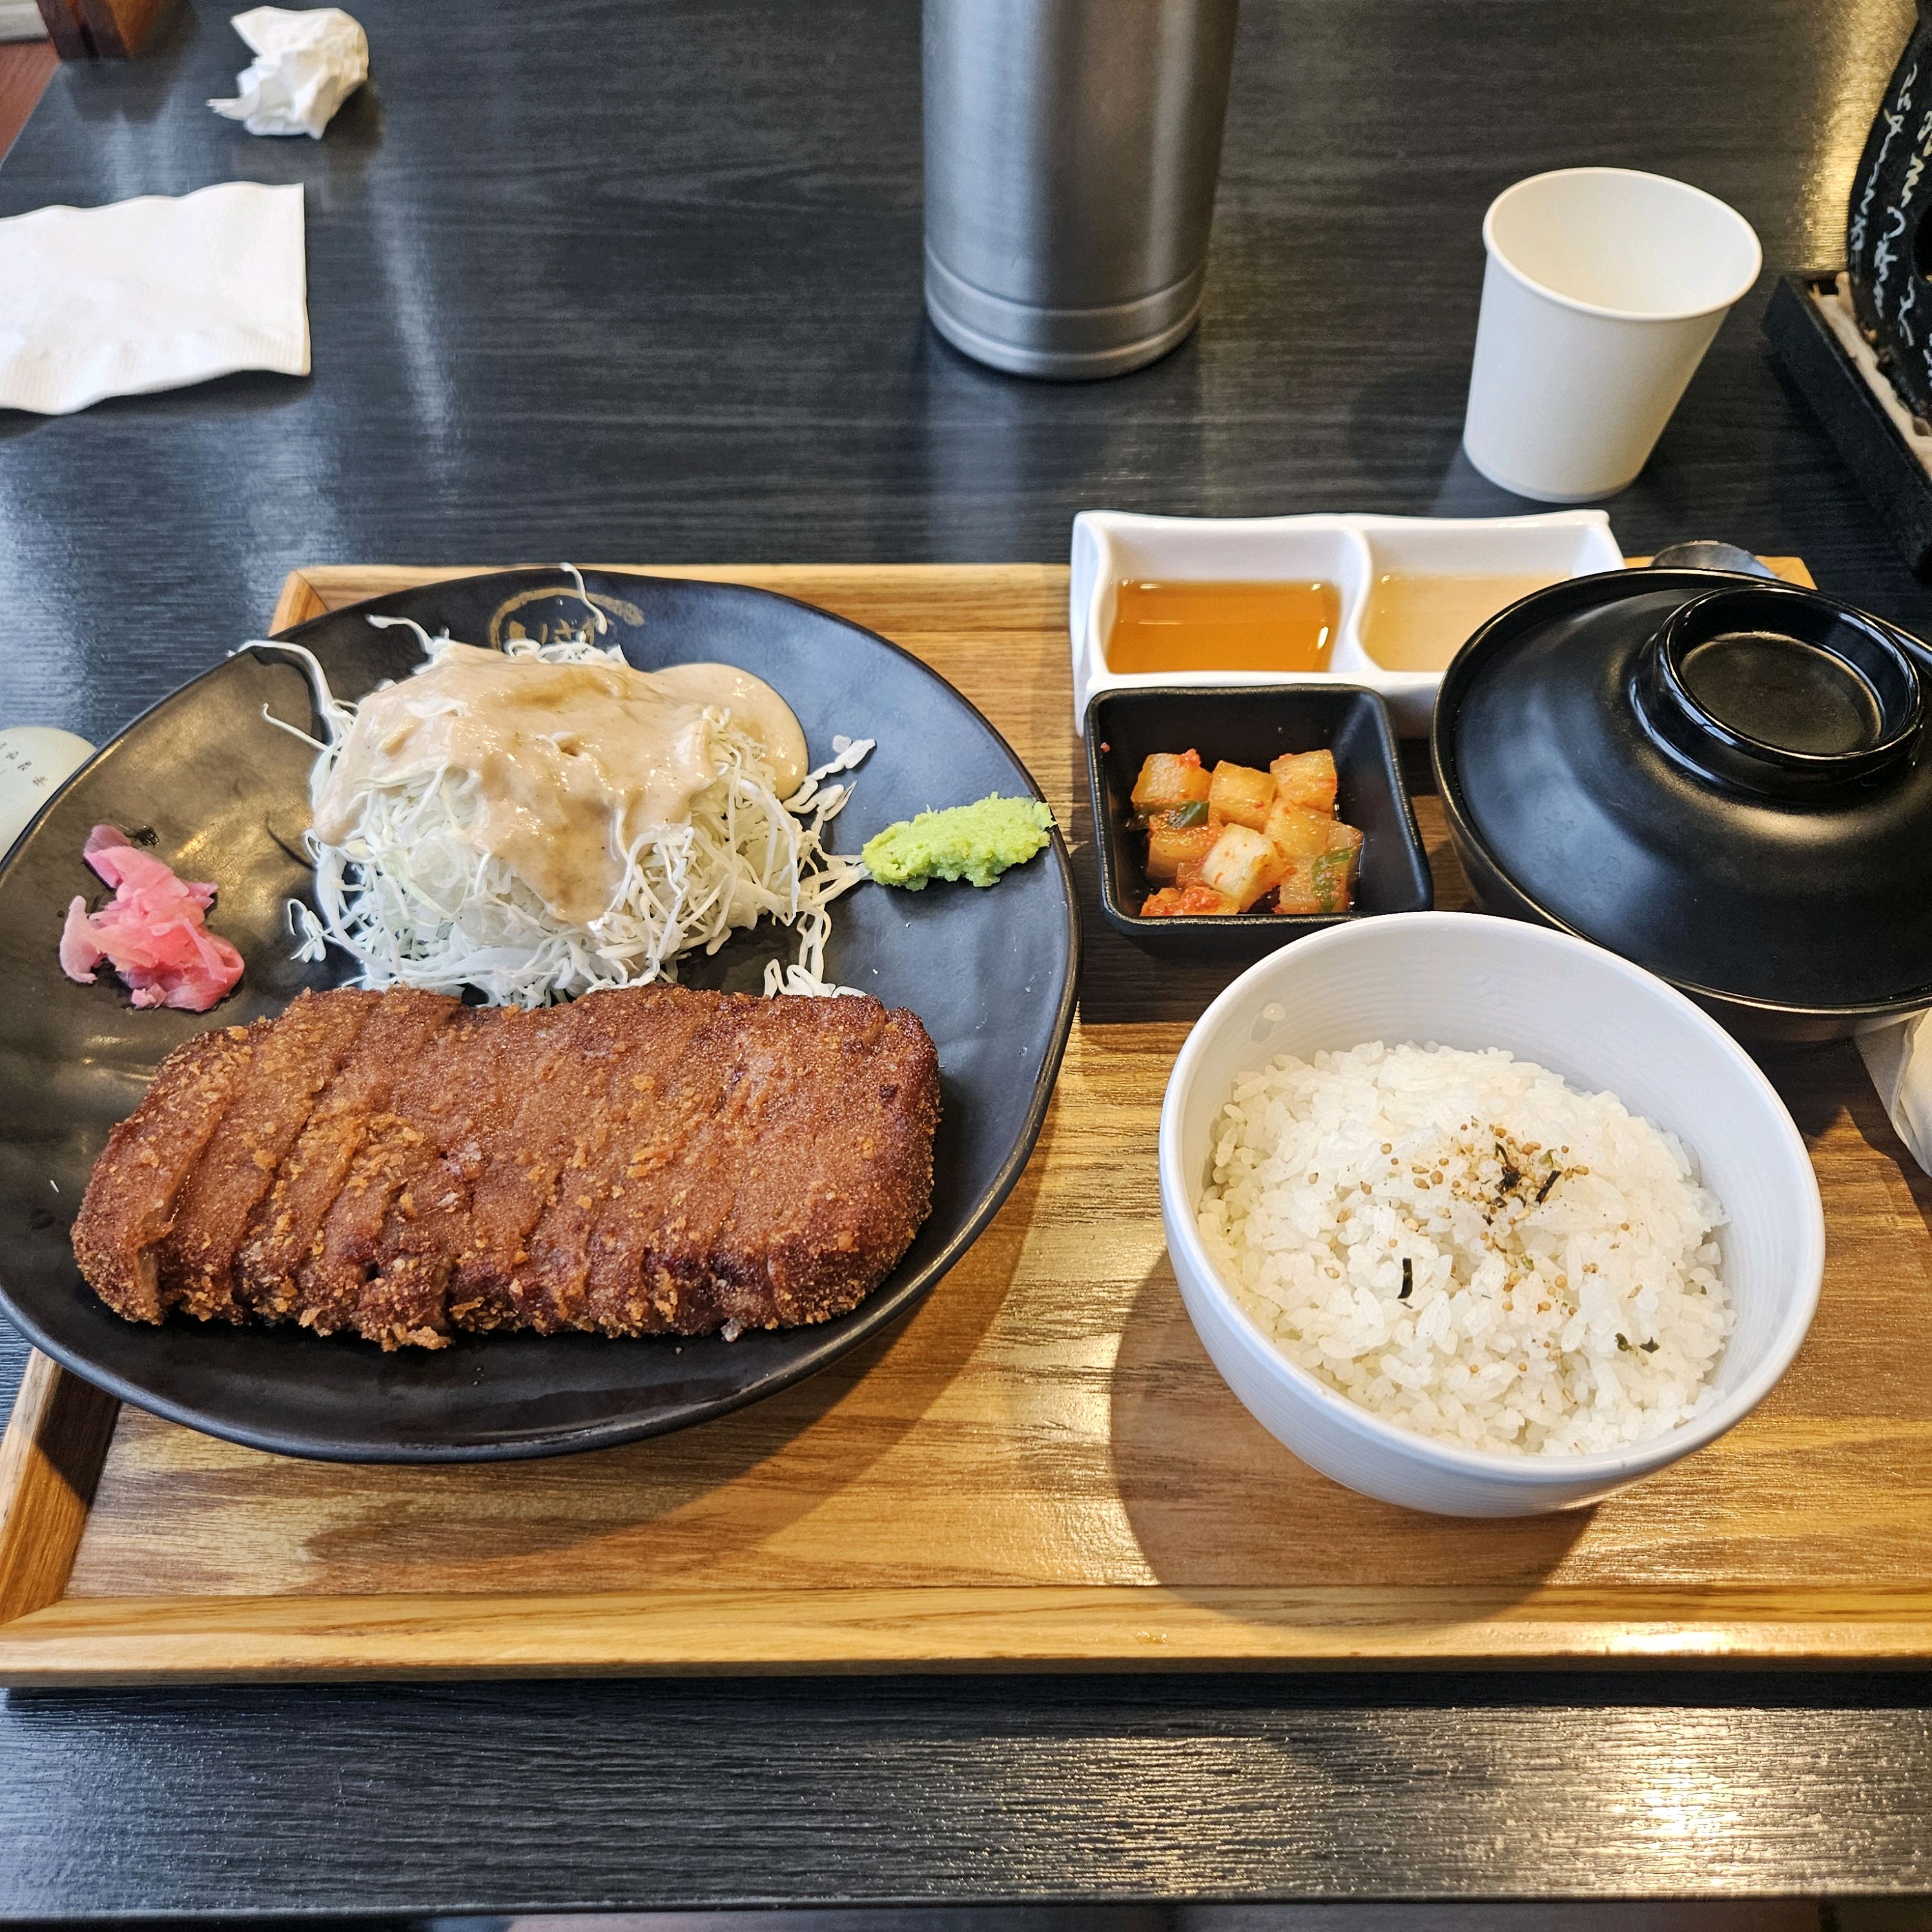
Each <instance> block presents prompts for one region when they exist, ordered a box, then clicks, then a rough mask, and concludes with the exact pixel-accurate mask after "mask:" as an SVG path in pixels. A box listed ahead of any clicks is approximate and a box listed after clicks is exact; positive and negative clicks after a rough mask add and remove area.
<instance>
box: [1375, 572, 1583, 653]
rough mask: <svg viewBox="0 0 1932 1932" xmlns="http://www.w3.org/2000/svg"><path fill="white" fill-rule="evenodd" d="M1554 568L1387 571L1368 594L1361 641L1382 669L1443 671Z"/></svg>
mask: <svg viewBox="0 0 1932 1932" xmlns="http://www.w3.org/2000/svg"><path fill="white" fill-rule="evenodd" d="M1561 578H1562V573H1561V572H1559V571H1514V572H1511V573H1508V574H1505V573H1502V572H1496V573H1494V574H1483V575H1480V576H1478V575H1475V574H1472V575H1469V576H1460V575H1457V576H1448V575H1439V574H1435V573H1433V572H1423V571H1416V572H1415V573H1413V574H1412V573H1411V572H1409V571H1397V570H1391V571H1385V572H1384V574H1382V576H1380V577H1377V578H1376V581H1375V583H1374V586H1373V588H1372V589H1370V592H1369V607H1368V610H1367V613H1366V615H1365V616H1364V619H1363V622H1362V645H1363V648H1364V649H1365V650H1367V652H1368V654H1369V655H1370V657H1372V658H1374V659H1375V661H1376V663H1377V664H1380V665H1381V666H1382V668H1383V669H1384V670H1447V669H1448V664H1449V660H1450V659H1451V658H1453V657H1454V655H1456V653H1457V652H1458V651H1460V649H1462V648H1463V646H1464V645H1465V644H1466V643H1468V642H1469V639H1470V637H1472V635H1473V634H1475V631H1476V630H1477V628H1478V626H1479V625H1482V624H1484V623H1485V622H1487V621H1488V620H1489V619H1490V618H1492V617H1493V616H1495V615H1496V613H1497V612H1498V611H1499V610H1503V609H1504V608H1505V607H1507V606H1508V605H1510V604H1514V602H1515V601H1516V600H1517V598H1519V597H1527V596H1528V595H1529V593H1530V592H1532V590H1541V589H1542V588H1543V587H1544V585H1545V584H1548V583H1558V582H1559V581H1561Z"/></svg>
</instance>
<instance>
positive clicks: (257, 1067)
mask: <svg viewBox="0 0 1932 1932" xmlns="http://www.w3.org/2000/svg"><path fill="white" fill-rule="evenodd" d="M938 1112H939V1073H938V1057H937V1055H935V1052H934V1051H933V1047H932V1041H931V1040H930V1039H929V1038H928V1037H927V1035H926V1029H925V1028H923V1027H922V1026H921V1025H919V1022H918V1020H917V1019H916V1018H915V1017H914V1016H913V1015H912V1014H910V1013H904V1012H888V1011H887V1010H886V1008H884V1007H882V1006H881V1005H880V1004H879V1003H878V1002H877V1001H876V1000H871V999H849V998H847V999H835V1000H813V999H798V998H781V999H778V1000H775V1001H768V1000H757V999H751V998H745V997H742V996H741V995H730V994H721V993H697V992H686V991H684V990H683V989H679V988H676V987H646V988H637V989H629V990H627V991H624V992H607V993H592V994H589V995H586V996H585V997H584V998H582V999H580V1000H578V1001H575V1002H574V1003H573V1004H571V1005H569V1006H568V1007H556V1008H551V1009H548V1010H544V1011H541V1012H538V1013H523V1012H520V1011H518V1010H483V1009H478V1008H472V1007H463V1006H462V1005H460V1004H459V1003H458V1002H457V1001H454V1000H450V999H446V998H443V997H441V996H440V995H434V994H426V993H417V992H391V993H385V994H380V995H378V994H373V993H354V992H340V993H324V994H318V995H305V996H304V997H303V998H302V999H301V1000H299V1001H297V1002H296V1004H295V1006H293V1007H291V1008H290V1010H289V1012H288V1013H286V1014H284V1016H282V1017H281V1019H278V1020H275V1021H268V1022H257V1025H255V1026H254V1027H253V1028H248V1029H243V1028H233V1029H229V1030H226V1031H223V1032H220V1033H217V1034H207V1035H204V1036H202V1037H201V1038H200V1039H199V1040H195V1041H193V1042H191V1043H190V1044H189V1045H188V1046H186V1047H184V1048H182V1049H180V1050H179V1052H177V1053H175V1054H174V1055H171V1056H170V1057H169V1060H168V1061H166V1063H165V1064H163V1067H162V1068H161V1070H160V1073H158V1074H157V1076H156V1078H155V1081H154V1086H153V1088H151V1091H150V1092H149V1094H148V1097H147V1099H146V1100H144V1101H143V1102H142V1104H141V1106H140V1107H139V1109H136V1112H135V1113H134V1114H133V1115H132V1116H130V1118H129V1119H128V1120H127V1121H124V1122H123V1123H122V1124H121V1126H120V1127H117V1128H116V1129H115V1133H114V1135H113V1138H112V1139H110V1142H109V1145H108V1148H107V1152H106V1153H105V1154H103V1156H102V1157H101V1162H100V1163H99V1164H98V1166H97V1167H96V1169H95V1175H94V1178H93V1180H92V1182H91V1183H90V1184H89V1188H88V1193H87V1197H86V1201H85V1202H83V1206H82V1208H81V1213H80V1219H79V1220H77V1223H76V1224H75V1229H74V1247H75V1253H76V1254H77V1256H78V1257H79V1258H80V1262H81V1266H82V1272H83V1274H85V1275H86V1277H87V1279H88V1280H89V1282H90V1283H92V1284H93V1285H94V1286H95V1289H96V1290H97V1292H99V1293H100V1295H101V1297H102V1298H103V1299H104V1301H107V1303H108V1304H109V1305H110V1307H114V1308H115V1309H116V1310H118V1311H119V1312H120V1313H121V1314H123V1315H125V1316H128V1317H129V1318H130V1319H135V1320H140V1321H148V1322H156V1321H159V1320H160V1319H162V1318H163V1316H165V1315H166V1313H167V1312H168V1311H169V1310H170V1309H171V1308H175V1307H178V1308H180V1309H181V1310H183V1311H184V1312H185V1313H190V1314H193V1315H198V1316H202V1317H204V1318H205V1317H208V1316H220V1317H223V1318H225V1319H229V1320H231V1321H240V1320H245V1319H248V1316H250V1315H251V1314H252V1315H254V1316H257V1318H260V1319H267V1320H271V1321H275V1320H293V1321H296V1322H301V1323H302V1324H304V1325H305V1326H308V1327H311V1328H314V1329H316V1330H317V1331H318V1332H320V1333H322V1334H332V1333H335V1332H337V1331H347V1332H349V1333H352V1334H358V1335H361V1336H363V1337H366V1338H368V1339H369V1340H373V1341H377V1342H380V1343H381V1344H382V1345H383V1346H384V1347H385V1348H395V1347H398V1346H406V1345H416V1346H425V1347H430V1348H436V1347H440V1346H443V1345H444V1343H446V1341H447V1340H448V1338H449V1335H450V1334H451V1333H452V1331H458V1330H463V1329H476V1330H483V1329H493V1328H534V1329H535V1330H537V1331H539V1332H542V1333H553V1332H556V1331H559V1330H562V1329H581V1330H587V1331H592V1332H595V1333H601V1334H622V1335H637V1334H655V1333H663V1332H666V1331H672V1332H676V1333H678V1334H707V1333H709V1332H710V1331H712V1330H715V1329H718V1328H728V1329H730V1330H731V1331H733V1332H736V1329H738V1328H788V1327H792V1326H795V1325H799V1324H802V1323H805V1322H823V1321H825V1320H826V1319H829V1318H830V1317H831V1316H835V1315H840V1314H843V1313H845V1312H846V1311H847V1310H850V1309H851V1308H853V1307H856V1306H857V1305H858V1304H859V1302H860V1301H862V1300H864V1298H865V1296H867V1295H869V1294H870V1293H871V1292H872V1290H873V1289H875V1288H876V1287H877V1286H878V1285H879V1283H880V1282H881V1281H883V1280H884V1279H885V1277H886V1276H887V1275H888V1274H889V1273H890V1272H891V1271H892V1268H894V1267H895V1265H897V1263H898V1260H899V1258H900V1257H901V1256H902V1255H903V1254H904V1252H905V1250H906V1249H907V1247H909V1246H910V1244H911V1241H912V1238H913V1235H914V1234H915V1233H916V1232H917V1231H918V1229H919V1225H920V1223H922V1222H923V1220H925V1218H926V1214H927V1213H928V1212H929V1210H930V1208H931V1205H932V1141H933V1134H934V1131H935V1127H936V1126H937V1124H938Z"/></svg>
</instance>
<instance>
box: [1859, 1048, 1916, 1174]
mask: <svg viewBox="0 0 1932 1932" xmlns="http://www.w3.org/2000/svg"><path fill="white" fill-rule="evenodd" d="M1929 1023H1932V1013H1918V1014H1915V1015H1914V1016H1913V1017H1912V1019H1909V1020H1894V1022H1892V1023H1891V1025H1889V1026H1882V1027H1876V1028H1873V1030H1872V1031H1870V1033H1861V1034H1859V1035H1858V1052H1860V1053H1861V1054H1862V1055H1864V1063H1865V1071H1866V1072H1867V1073H1869V1074H1870V1076H1871V1078H1872V1085H1873V1086H1874V1087H1876V1088H1877V1089H1878V1097H1879V1099H1880V1100H1882V1101H1883V1102H1884V1103H1885V1112H1887V1113H1888V1114H1889V1115H1891V1124H1892V1125H1893V1126H1894V1127H1896V1128H1897V1130H1898V1137H1899V1139H1900V1140H1902V1141H1903V1142H1904V1143H1905V1145H1906V1148H1908V1149H1909V1151H1910V1153H1911V1155H1912V1159H1913V1160H1915V1161H1916V1162H1918V1165H1919V1166H1921V1167H1922V1168H1924V1169H1925V1171H1926V1172H1927V1173H1928V1174H1932V1024H1929Z"/></svg>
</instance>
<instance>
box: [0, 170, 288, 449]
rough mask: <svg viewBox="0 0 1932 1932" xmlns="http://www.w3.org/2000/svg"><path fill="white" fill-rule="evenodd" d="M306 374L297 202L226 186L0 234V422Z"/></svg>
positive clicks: (279, 192) (63, 215)
mask: <svg viewBox="0 0 1932 1932" xmlns="http://www.w3.org/2000/svg"><path fill="white" fill-rule="evenodd" d="M236 369H278V370H280V371H282V373H283V374H285V375H290V376H306V375H307V374H308V279H307V275H306V273H305V266H304V262H303V256H302V186H301V184H300V183H299V182H297V183H296V184H293V185H291V186H290V187H263V186H262V185H260V184H259V183H257V182H254V181H225V182H223V183H222V184H221V185H220V186H219V187H205V188H202V189H201V190H199V192H198V193H194V194H188V195H183V196H181V197H180V198H179V199H168V198H167V197H166V196H161V195H143V196H141V197H140V198H139V199H138V200H135V201H117V202H110V203H109V205H107V207H105V208H36V209H34V211H33V212H32V213H31V214H16V215H13V216H12V217H10V218H9V219H7V220H0V408H7V409H15V410H37V411H39V412H40V414H42V415H43V416H65V414H67V413H68V411H70V410H84V409H86V407H87V406H88V404H89V403H98V401H100V400H101V398H102V397H103V396H133V395H142V394H143V393H145V392H146V391H148V390H150V389H179V388H181V386H183V385H184V384H185V383H204V382H205V381H207V380H208V378H209V377H211V376H226V375H227V374H229V372H230V371H233V370H236Z"/></svg>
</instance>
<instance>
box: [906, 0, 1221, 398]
mask: <svg viewBox="0 0 1932 1932" xmlns="http://www.w3.org/2000/svg"><path fill="white" fill-rule="evenodd" d="M1237 6H1238V0H925V8H926V17H925V34H926V311H927V313H928V314H930V315H931V317H932V320H933V323H934V325H935V327H937V328H938V330H939V332H940V333H941V335H944V336H945V338H947V341H950V342H952V343H953V344H956V346H957V347H959V348H961V349H962V350H965V352H966V353H967V354H968V355H969V356H976V357H977V359H979V360H980V362H989V363H991V364H992V366H993V367H994V368H996V369H1007V370H1011V371H1014V372H1015V373H1016V374H1020V375H1023V376H1049V377H1091V376H1117V375H1119V374H1122V373H1123V372H1124V371H1127V370H1129V369H1137V368H1139V367H1140V366H1141V365H1142V364H1143V363H1145V362H1152V361H1153V360H1154V358H1155V357H1156V356H1162V355H1165V354H1166V352H1167V351H1168V350H1170V349H1172V347H1174V346H1175V344H1176V343H1178V341H1181V338H1183V337H1184V335H1187V332H1188V331H1189V330H1190V329H1192V328H1193V326H1194V324H1195V322H1196V320H1197V318H1198V317H1199V315H1200V313H1201V296H1202V287H1203V285H1204V284H1205V281H1206V278H1207V270H1208V229H1209V227H1210V226H1211V223H1212V221H1213V220H1214V187H1215V182H1216V179H1217V176H1218V175H1219V174H1220V166H1221V128H1222V124H1223V121H1224V120H1225V118H1226V112H1227V105H1228V79H1229V71H1230V69H1231V68H1232V63H1233V58H1234V48H1235V11H1236V8H1237Z"/></svg>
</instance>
